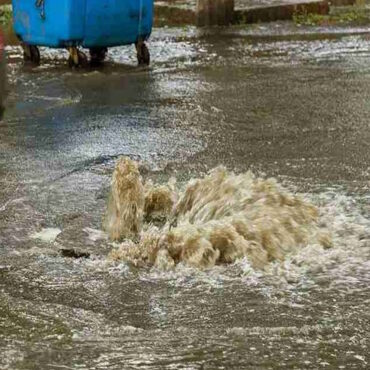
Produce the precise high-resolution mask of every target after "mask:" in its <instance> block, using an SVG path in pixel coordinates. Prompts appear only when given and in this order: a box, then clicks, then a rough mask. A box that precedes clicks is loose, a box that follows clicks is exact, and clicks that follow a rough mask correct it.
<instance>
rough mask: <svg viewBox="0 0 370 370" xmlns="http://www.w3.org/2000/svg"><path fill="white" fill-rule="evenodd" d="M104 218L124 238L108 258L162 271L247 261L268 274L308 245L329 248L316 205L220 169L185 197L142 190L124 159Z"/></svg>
mask: <svg viewBox="0 0 370 370" xmlns="http://www.w3.org/2000/svg"><path fill="white" fill-rule="evenodd" d="M176 199H178V200H177V202H176V203H175V200H176ZM170 208H172V210H171V212H170ZM155 214H161V215H162V216H163V217H165V222H164V224H163V225H161V226H158V225H157V226H154V225H153V222H151V216H152V215H155ZM144 217H145V221H146V222H145V223H143V222H142V220H143V219H144ZM107 219H108V220H111V222H110V223H108V226H109V227H110V228H108V232H109V234H110V236H111V238H112V239H115V240H118V239H125V238H126V239H125V240H124V241H123V242H122V243H121V244H120V245H119V247H118V248H116V249H114V250H113V251H112V252H111V253H110V255H109V258H110V259H113V260H123V261H128V262H131V263H133V264H134V265H136V266H144V265H150V266H156V267H158V268H160V269H164V270H167V269H170V268H172V267H174V266H175V265H177V264H179V263H185V264H186V265H189V266H193V267H197V268H209V267H212V266H214V265H218V264H230V263H233V262H235V261H237V260H239V259H242V258H247V259H248V261H249V262H250V263H251V265H252V266H253V268H257V269H264V268H265V267H266V266H267V265H269V263H270V262H272V261H284V260H285V259H286V257H287V256H288V255H291V254H294V253H297V251H299V250H302V249H303V248H304V247H307V246H308V245H320V246H322V247H323V248H330V247H331V245H332V243H331V237H330V235H329V233H328V232H327V231H326V229H325V228H323V227H320V226H319V211H318V209H317V208H316V207H315V206H314V205H312V204H311V203H309V202H307V201H305V200H303V199H302V198H301V197H299V196H297V195H294V194H291V193H289V192H288V191H287V190H285V189H284V188H283V187H282V186H280V185H279V184H278V183H277V182H276V181H275V180H274V179H267V180H266V179H261V178H257V177H255V176H254V175H253V174H252V173H251V172H247V173H244V174H240V175H236V174H234V173H232V172H228V171H227V170H226V169H225V168H223V167H218V168H216V169H214V170H212V171H211V172H210V173H209V174H208V175H207V176H205V177H204V178H202V179H196V180H192V181H190V182H189V183H188V184H187V186H186V187H185V190H184V191H183V192H181V191H176V189H175V186H174V184H173V182H172V184H171V185H167V186H154V185H153V184H152V183H148V184H146V186H145V187H144V186H143V185H142V179H141V178H140V175H139V171H138V165H137V164H136V163H135V162H133V161H131V160H129V159H127V158H123V159H120V160H119V161H118V163H117V165H116V169H115V171H114V174H113V181H112V191H111V197H110V201H109V206H108V216H107ZM112 221H113V222H112ZM116 224H117V225H118V226H116ZM141 226H143V227H142V229H141V228H140V227H141Z"/></svg>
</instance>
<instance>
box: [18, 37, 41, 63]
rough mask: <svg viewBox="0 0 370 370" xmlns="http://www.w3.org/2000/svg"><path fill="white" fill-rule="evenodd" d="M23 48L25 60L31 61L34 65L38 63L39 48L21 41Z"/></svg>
mask: <svg viewBox="0 0 370 370" xmlns="http://www.w3.org/2000/svg"><path fill="white" fill-rule="evenodd" d="M21 45H22V48H23V59H24V61H25V62H31V63H33V64H35V65H39V64H40V51H39V48H38V47H37V46H35V45H29V44H26V43H24V42H22V44H21Z"/></svg>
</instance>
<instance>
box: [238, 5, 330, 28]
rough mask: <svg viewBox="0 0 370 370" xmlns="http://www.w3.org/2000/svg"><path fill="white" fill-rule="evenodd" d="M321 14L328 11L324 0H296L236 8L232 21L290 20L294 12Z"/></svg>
mask: <svg viewBox="0 0 370 370" xmlns="http://www.w3.org/2000/svg"><path fill="white" fill-rule="evenodd" d="M309 13H313V14H321V15H325V14H328V13H329V4H328V2H327V1H326V0H317V1H316V0H314V1H307V2H298V1H297V3H296V4H282V5H275V6H263V7H256V8H248V9H241V10H238V9H236V10H235V12H234V22H236V23H257V22H272V21H278V20H279V21H280V20H290V19H292V18H293V16H294V14H309Z"/></svg>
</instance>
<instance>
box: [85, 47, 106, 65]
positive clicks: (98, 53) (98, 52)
mask: <svg viewBox="0 0 370 370" xmlns="http://www.w3.org/2000/svg"><path fill="white" fill-rule="evenodd" d="M89 51H90V64H92V65H99V64H101V63H103V62H104V60H105V57H106V55H107V52H108V48H92V49H90V50H89Z"/></svg>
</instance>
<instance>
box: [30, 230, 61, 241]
mask: <svg viewBox="0 0 370 370" xmlns="http://www.w3.org/2000/svg"><path fill="white" fill-rule="evenodd" d="M61 232H62V230H60V229H57V228H47V229H42V230H41V231H40V232H38V233H34V234H32V235H31V236H30V237H31V238H32V239H39V240H41V241H43V242H45V243H53V242H54V241H55V239H56V238H57V236H58V235H59V234H60V233H61Z"/></svg>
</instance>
